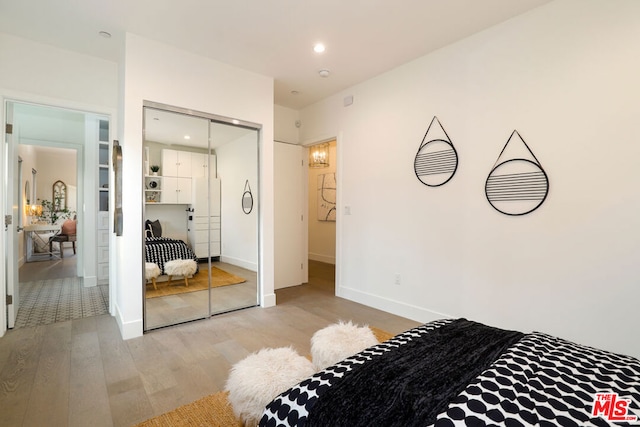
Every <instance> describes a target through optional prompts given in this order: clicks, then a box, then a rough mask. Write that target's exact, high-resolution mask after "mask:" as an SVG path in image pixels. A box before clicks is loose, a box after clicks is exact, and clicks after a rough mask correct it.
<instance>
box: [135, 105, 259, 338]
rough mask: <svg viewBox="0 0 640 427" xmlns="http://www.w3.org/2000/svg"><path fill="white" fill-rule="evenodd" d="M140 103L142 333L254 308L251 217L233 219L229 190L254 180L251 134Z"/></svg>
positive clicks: (253, 135) (254, 131)
mask: <svg viewBox="0 0 640 427" xmlns="http://www.w3.org/2000/svg"><path fill="white" fill-rule="evenodd" d="M145 105H146V106H145V107H144V144H143V146H144V148H143V149H144V152H143V162H144V163H143V169H144V174H145V176H144V190H143V194H144V201H145V204H144V206H145V211H144V221H145V227H144V236H141V237H143V238H144V241H145V245H144V247H145V251H144V262H145V280H144V282H145V283H144V284H143V287H144V294H145V298H144V301H145V306H144V314H145V319H144V320H145V322H144V323H145V330H150V329H155V328H159V327H163V326H168V325H172V324H177V323H181V322H186V321H190V320H195V319H202V318H205V317H209V316H211V315H212V314H216V313H223V312H227V311H232V310H236V309H239V308H245V307H252V306H255V305H257V303H258V289H259V288H258V282H257V265H258V263H257V259H258V246H257V241H258V228H257V224H258V222H257V221H258V220H257V214H255V215H253V214H252V215H249V217H250V218H248V220H247V221H238V216H239V215H242V216H246V215H244V214H243V213H242V210H241V209H240V204H239V203H240V197H241V194H242V185H244V180H243V183H242V184H240V187H239V189H238V190H237V191H235V190H234V189H235V188H237V186H238V184H237V180H239V179H250V180H251V182H257V181H256V180H257V171H258V163H257V162H258V157H257V152H258V130H257V129H247V128H243V127H238V126H233V125H230V124H225V123H212V121H211V119H212V118H215V117H216V116H209V115H206V114H205V115H202V114H198V115H193V114H192V113H189V114H187V110H182V109H178V108H175V107H167V106H162V105H159V104H154V103H145ZM249 152H250V155H249ZM154 169H155V170H154ZM240 175H243V176H246V177H247V178H242V177H241V176H240ZM234 192H235V194H233V193H234ZM225 193H229V197H230V199H229V200H227V198H226V195H225ZM223 196H224V197H223ZM234 196H235V197H234ZM254 196H255V194H254ZM233 207H235V208H236V209H235V211H236V212H234V211H233V209H232V208H233ZM248 223H250V224H249V225H248Z"/></svg>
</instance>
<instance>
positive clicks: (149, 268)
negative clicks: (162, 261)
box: [144, 262, 160, 290]
mask: <svg viewBox="0 0 640 427" xmlns="http://www.w3.org/2000/svg"><path fill="white" fill-rule="evenodd" d="M159 275H160V267H158V264H156V263H155V262H145V263H144V278H145V279H147V281H149V280H151V283H153V289H155V290H158V287H157V286H156V277H158V276H159Z"/></svg>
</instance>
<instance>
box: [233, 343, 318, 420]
mask: <svg viewBox="0 0 640 427" xmlns="http://www.w3.org/2000/svg"><path fill="white" fill-rule="evenodd" d="M314 373H315V370H314V368H313V364H312V363H311V362H310V361H309V360H308V359H307V358H305V357H302V356H300V355H299V354H298V353H297V352H296V351H295V350H294V349H292V348H291V347H283V348H265V349H262V350H260V351H259V352H257V353H253V354H251V355H249V356H247V357H246V358H244V359H243V360H241V361H240V362H238V363H236V364H235V365H233V367H232V368H231V372H230V373H229V379H228V380H227V384H226V386H225V389H226V390H228V391H229V403H231V406H232V407H233V412H234V414H235V415H236V417H238V418H240V419H241V420H242V421H243V422H244V423H245V425H256V424H258V422H259V421H260V418H261V417H262V413H263V412H264V408H265V406H267V404H268V403H269V402H271V401H272V400H273V399H274V398H276V396H278V395H279V394H280V393H282V392H285V391H287V390H288V389H289V388H291V387H292V386H294V385H296V384H298V383H299V382H300V381H302V380H304V379H305V378H307V377H309V376H311V375H313V374H314ZM250 423H251V424H250Z"/></svg>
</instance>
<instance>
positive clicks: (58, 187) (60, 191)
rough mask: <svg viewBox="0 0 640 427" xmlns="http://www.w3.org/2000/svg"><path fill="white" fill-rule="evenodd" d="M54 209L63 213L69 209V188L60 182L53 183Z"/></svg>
mask: <svg viewBox="0 0 640 427" xmlns="http://www.w3.org/2000/svg"><path fill="white" fill-rule="evenodd" d="M51 200H53V209H54V210H55V211H61V210H64V209H66V208H67V186H66V184H65V183H64V182H62V181H60V180H58V181H56V182H54V183H53V198H52V199H51Z"/></svg>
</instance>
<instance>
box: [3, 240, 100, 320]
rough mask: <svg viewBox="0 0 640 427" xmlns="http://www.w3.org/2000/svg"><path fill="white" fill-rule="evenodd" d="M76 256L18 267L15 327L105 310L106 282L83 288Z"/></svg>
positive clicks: (68, 254)
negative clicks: (18, 304) (17, 299)
mask: <svg viewBox="0 0 640 427" xmlns="http://www.w3.org/2000/svg"><path fill="white" fill-rule="evenodd" d="M77 259H78V258H77V257H76V256H74V254H73V251H72V249H71V248H65V257H64V258H62V259H55V260H51V261H39V262H30V263H25V264H24V265H23V266H22V267H20V270H19V281H20V284H19V286H20V307H19V309H18V315H17V317H16V324H15V328H24V327H32V326H38V325H48V324H51V323H57V322H64V321H67V320H75V319H81V318H83V317H91V316H99V315H102V314H107V313H108V312H109V285H100V286H94V287H89V288H85V287H84V286H83V279H82V278H81V277H76V262H77Z"/></svg>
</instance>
